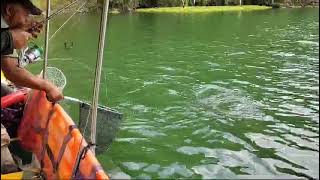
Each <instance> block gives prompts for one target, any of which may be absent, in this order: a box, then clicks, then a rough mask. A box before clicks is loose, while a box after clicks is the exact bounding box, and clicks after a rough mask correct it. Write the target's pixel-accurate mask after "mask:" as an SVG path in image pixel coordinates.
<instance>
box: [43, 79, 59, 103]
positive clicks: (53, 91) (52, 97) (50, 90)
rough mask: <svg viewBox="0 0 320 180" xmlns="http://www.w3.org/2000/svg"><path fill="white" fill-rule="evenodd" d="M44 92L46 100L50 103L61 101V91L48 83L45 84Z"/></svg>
mask: <svg viewBox="0 0 320 180" xmlns="http://www.w3.org/2000/svg"><path fill="white" fill-rule="evenodd" d="M45 91H46V93H47V99H48V101H50V102H53V103H54V102H57V101H60V100H62V99H63V94H62V92H61V90H60V89H59V88H58V87H57V86H55V85H53V84H51V83H50V82H48V83H47V87H46V89H45Z"/></svg>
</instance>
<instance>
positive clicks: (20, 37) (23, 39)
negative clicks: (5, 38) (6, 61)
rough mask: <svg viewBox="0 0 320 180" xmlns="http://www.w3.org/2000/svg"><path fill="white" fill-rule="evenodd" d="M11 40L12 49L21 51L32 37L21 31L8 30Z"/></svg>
mask: <svg viewBox="0 0 320 180" xmlns="http://www.w3.org/2000/svg"><path fill="white" fill-rule="evenodd" d="M9 31H10V33H11V35H12V39H13V47H14V48H15V49H22V48H24V47H26V46H27V43H28V40H29V39H30V38H32V35H31V34H30V33H28V32H26V31H24V30H22V29H10V30H9Z"/></svg>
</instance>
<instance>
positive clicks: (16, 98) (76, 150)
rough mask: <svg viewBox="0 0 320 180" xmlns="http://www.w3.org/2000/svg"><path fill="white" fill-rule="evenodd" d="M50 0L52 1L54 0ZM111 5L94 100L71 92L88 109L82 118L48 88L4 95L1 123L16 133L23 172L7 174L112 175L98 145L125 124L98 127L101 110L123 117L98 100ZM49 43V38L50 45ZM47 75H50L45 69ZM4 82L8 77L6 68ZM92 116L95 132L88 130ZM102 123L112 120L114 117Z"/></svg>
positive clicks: (13, 144)
mask: <svg viewBox="0 0 320 180" xmlns="http://www.w3.org/2000/svg"><path fill="white" fill-rule="evenodd" d="M47 3H48V6H49V7H50V1H49V0H48V1H47ZM108 5H109V0H105V2H104V9H103V13H102V16H103V17H102V20H101V29H100V30H101V31H100V41H99V51H98V58H97V68H96V77H95V84H94V94H93V98H92V105H91V104H89V103H86V102H83V101H80V100H78V99H75V98H68V99H69V101H72V102H74V103H78V104H79V108H80V112H84V114H82V118H79V119H80V120H78V121H74V120H73V119H72V118H71V117H70V115H69V114H68V112H67V111H66V110H65V108H64V107H63V106H62V105H61V104H60V103H51V102H49V101H48V100H47V98H46V94H45V92H43V91H40V90H32V89H28V88H16V91H15V92H12V93H10V94H8V95H6V96H4V97H1V123H2V124H3V125H4V126H5V127H6V129H7V131H8V134H9V135H10V145H9V148H10V151H11V154H12V155H13V157H14V159H15V161H16V162H17V165H18V167H19V171H18V172H13V173H9V174H1V179H101V180H102V179H104V180H105V179H109V176H108V175H107V173H106V171H104V169H103V168H102V166H101V164H100V162H99V161H98V160H97V158H96V156H95V154H96V151H95V150H96V148H94V147H95V145H96V144H99V141H103V139H104V140H108V142H107V143H109V145H110V144H111V142H112V140H113V139H114V136H115V132H116V131H117V128H118V125H119V124H116V123H113V125H116V127H110V129H109V130H108V129H107V130H105V131H108V132H110V133H112V135H113V136H112V137H105V138H100V140H99V138H98V139H97V138H96V137H99V133H98V134H97V133H96V129H97V127H96V124H97V117H98V116H99V113H100V117H102V116H103V117H108V118H107V119H105V120H106V121H109V120H110V119H112V118H113V120H114V121H117V122H119V121H120V120H121V119H122V114H121V113H119V112H117V111H115V110H112V109H110V108H107V107H104V106H101V105H98V103H97V102H98V94H99V82H100V76H101V64H102V59H103V49H104V39H105V33H106V24H107V23H106V21H107V14H108ZM49 15H50V12H48V11H47V17H49ZM47 27H48V26H47ZM46 32H48V31H46ZM47 39H48V36H47V34H46V40H47ZM46 42H47V41H46ZM47 46H48V44H47V43H46V49H47V48H48V47H47ZM46 49H45V50H46ZM45 54H46V53H45ZM46 59H47V54H46V55H45V61H44V70H45V69H46V68H47V67H46V64H47V62H46ZM43 77H44V78H45V75H44V76H43ZM1 82H2V83H4V84H7V82H8V81H7V80H6V78H5V76H4V75H3V73H2V72H1ZM101 113H102V115H101ZM103 113H104V114H103ZM90 114H91V115H90ZM90 116H91V132H90V134H88V133H87V134H86V133H85V132H86V131H85V130H86V128H87V124H88V119H89V117H90ZM81 119H82V120H81ZM84 119H86V121H84ZM102 119H103V118H102ZM75 122H77V123H75ZM98 123H99V122H98ZM102 123H103V124H106V125H108V126H112V125H110V124H108V122H102ZM89 135H90V136H89ZM100 136H101V135H100ZM87 141H88V142H87Z"/></svg>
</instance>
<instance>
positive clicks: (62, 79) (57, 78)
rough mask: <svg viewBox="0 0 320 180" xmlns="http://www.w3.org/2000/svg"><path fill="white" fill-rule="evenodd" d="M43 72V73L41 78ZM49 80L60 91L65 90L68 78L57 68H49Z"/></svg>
mask: <svg viewBox="0 0 320 180" xmlns="http://www.w3.org/2000/svg"><path fill="white" fill-rule="evenodd" d="M42 74H43V71H41V76H42ZM45 78H46V79H47V80H49V81H50V82H52V83H53V84H54V85H56V86H57V87H58V88H59V89H61V90H63V89H64V87H65V86H66V84H67V79H66V76H65V75H64V74H63V72H62V71H61V70H60V69H58V68H56V67H47V69H46V77H45Z"/></svg>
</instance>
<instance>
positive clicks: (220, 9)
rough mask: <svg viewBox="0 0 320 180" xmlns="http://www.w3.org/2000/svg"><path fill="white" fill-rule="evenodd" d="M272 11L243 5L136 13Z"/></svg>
mask: <svg viewBox="0 0 320 180" xmlns="http://www.w3.org/2000/svg"><path fill="white" fill-rule="evenodd" d="M268 9H272V7H270V6H259V5H243V6H188V7H184V8H183V7H159V8H141V9H136V10H135V12H138V13H211V12H237V11H261V10H268Z"/></svg>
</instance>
